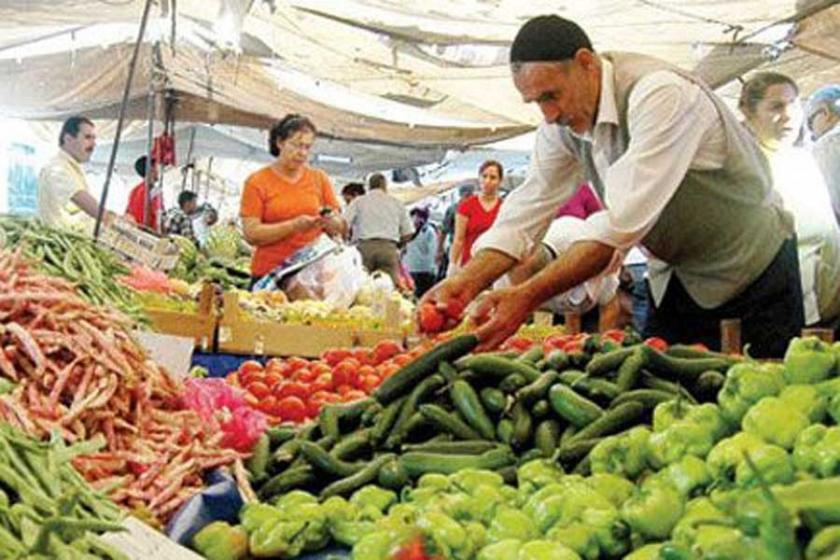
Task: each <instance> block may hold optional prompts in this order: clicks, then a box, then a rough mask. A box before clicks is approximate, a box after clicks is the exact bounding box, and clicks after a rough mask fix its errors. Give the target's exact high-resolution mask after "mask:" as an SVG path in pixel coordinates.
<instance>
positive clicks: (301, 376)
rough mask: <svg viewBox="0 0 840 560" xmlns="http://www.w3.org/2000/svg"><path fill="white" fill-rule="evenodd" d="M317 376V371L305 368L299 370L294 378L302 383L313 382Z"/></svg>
mask: <svg viewBox="0 0 840 560" xmlns="http://www.w3.org/2000/svg"><path fill="white" fill-rule="evenodd" d="M316 377H318V374H317V373H316V372H314V371H312V370H311V369H308V368H304V369H299V370H297V371H296V372H295V375H294V377H293V379H294V380H295V381H299V382H301V383H312V381H314V380H315V378H316Z"/></svg>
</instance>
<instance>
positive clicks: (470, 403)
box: [449, 379, 496, 439]
mask: <svg viewBox="0 0 840 560" xmlns="http://www.w3.org/2000/svg"><path fill="white" fill-rule="evenodd" d="M449 396H450V398H451V399H452V403H453V404H454V405H455V408H456V410H457V411H458V412H459V413H460V414H461V416H463V418H464V420H466V421H467V424H469V425H470V426H471V427H472V428H474V429H475V430H476V431H477V432H478V433H479V434H480V435H481V437H483V438H484V439H493V438H494V437H495V435H496V428H495V427H494V426H493V423H492V422H491V421H490V418H488V417H487V412H485V410H484V407H483V406H482V405H481V400H480V399H479V398H478V395H477V394H476V392H475V389H473V388H472V385H470V384H469V383H467V382H466V381H464V380H463V379H458V380H456V381H455V382H453V383H452V385H451V387H450V388H449Z"/></svg>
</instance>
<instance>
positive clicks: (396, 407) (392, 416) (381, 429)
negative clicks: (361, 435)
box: [370, 397, 408, 446]
mask: <svg viewBox="0 0 840 560" xmlns="http://www.w3.org/2000/svg"><path fill="white" fill-rule="evenodd" d="M407 399H408V397H402V398H399V399H397V400H395V401H393V402H391V403H389V404H388V406H386V407H385V409H384V410H383V411H382V412H381V413H380V414H379V417H378V418H377V419H376V423H375V424H374V425H373V428H371V432H370V441H371V443H372V444H373V445H374V446H376V445H378V444H379V442H381V441H382V439H383V438H384V437H385V434H387V433H389V432H390V431H391V428H392V427H393V426H394V422H396V421H397V418H398V417H399V415H400V410H402V407H403V405H404V404H405V401H406V400H407Z"/></svg>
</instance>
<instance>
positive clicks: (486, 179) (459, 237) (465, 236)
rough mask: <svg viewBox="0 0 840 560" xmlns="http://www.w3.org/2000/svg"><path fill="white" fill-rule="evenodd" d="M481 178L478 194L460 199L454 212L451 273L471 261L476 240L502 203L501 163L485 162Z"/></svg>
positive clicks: (494, 217)
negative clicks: (456, 211) (455, 212)
mask: <svg viewBox="0 0 840 560" xmlns="http://www.w3.org/2000/svg"><path fill="white" fill-rule="evenodd" d="M478 178H479V192H478V194H474V195H472V196H469V197H467V198H466V199H465V200H463V201H461V204H459V205H458V213H457V214H456V215H455V235H454V236H453V238H452V248H451V249H450V250H449V273H448V274H450V275H451V274H452V273H453V272H455V271H457V270H458V269H459V268H461V267H462V266H464V265H465V264H467V263H468V262H469V261H470V257H472V247H473V243H475V240H476V239H478V237H479V236H480V235H481V234H482V233H484V232H485V231H487V230H488V229H490V226H492V225H493V222H495V221H496V216H498V215H499V208H501V206H502V199H501V197H500V196H499V186H500V185H501V184H502V179H503V178H504V170H503V169H502V164H501V163H499V162H498V161H493V160H488V161H485V162H484V163H482V164H481V167H479V169H478Z"/></svg>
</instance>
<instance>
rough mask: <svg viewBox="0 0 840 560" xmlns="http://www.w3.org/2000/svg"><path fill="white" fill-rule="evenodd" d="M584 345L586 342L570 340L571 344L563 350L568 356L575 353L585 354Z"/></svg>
mask: <svg viewBox="0 0 840 560" xmlns="http://www.w3.org/2000/svg"><path fill="white" fill-rule="evenodd" d="M584 344H585V341H584V340H570V341H569V342H567V343H566V344H564V345H563V347H562V348H561V350H563V351H564V352H566V353H567V354H571V353H573V352H583V345H584Z"/></svg>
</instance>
